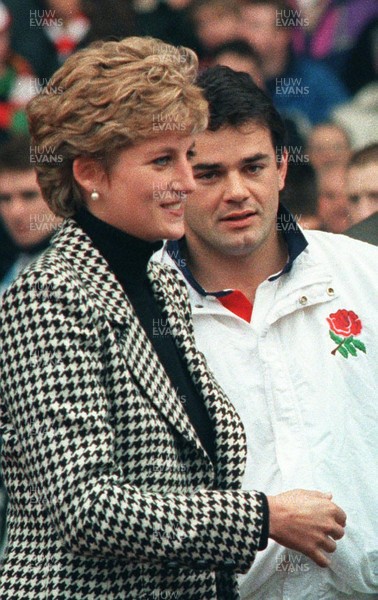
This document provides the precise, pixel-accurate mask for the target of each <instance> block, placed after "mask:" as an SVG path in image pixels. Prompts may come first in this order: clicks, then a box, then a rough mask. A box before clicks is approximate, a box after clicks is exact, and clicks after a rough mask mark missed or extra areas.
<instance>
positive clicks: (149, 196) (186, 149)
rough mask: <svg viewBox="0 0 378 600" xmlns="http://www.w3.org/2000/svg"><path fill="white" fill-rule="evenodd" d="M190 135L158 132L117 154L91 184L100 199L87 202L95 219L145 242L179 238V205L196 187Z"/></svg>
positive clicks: (180, 220)
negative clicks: (106, 169)
mask: <svg viewBox="0 0 378 600" xmlns="http://www.w3.org/2000/svg"><path fill="white" fill-rule="evenodd" d="M193 148H194V138H193V136H186V135H185V136H184V135H182V134H181V135H180V134H178V133H175V132H172V131H169V132H163V133H161V134H158V135H156V137H152V138H150V139H148V140H144V141H143V142H139V143H138V144H135V145H134V146H132V147H131V148H127V149H125V150H122V151H121V153H120V154H119V157H118V159H117V162H116V163H115V165H114V166H113V167H112V168H111V170H110V173H108V174H106V173H105V171H104V170H103V168H102V167H101V168H100V172H99V174H98V178H97V183H96V184H95V185H94V186H93V187H94V188H95V189H96V191H97V192H98V193H99V195H100V197H99V200H97V201H93V200H91V199H90V198H89V199H88V201H87V208H88V210H89V211H90V212H91V213H92V214H94V215H95V216H96V217H98V218H99V219H101V220H102V221H105V222H106V223H109V224H110V225H113V226H115V227H118V229H121V230H122V231H125V232H126V233H129V234H130V235H133V236H135V237H138V238H140V239H143V240H146V241H157V240H162V239H178V238H180V237H182V236H183V235H184V223H183V213H184V202H185V200H186V198H187V196H188V194H190V193H191V192H192V191H193V190H194V189H195V182H194V179H193V174H192V167H191V159H192V157H193V156H194V150H193Z"/></svg>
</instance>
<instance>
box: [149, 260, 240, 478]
mask: <svg viewBox="0 0 378 600" xmlns="http://www.w3.org/2000/svg"><path fill="white" fill-rule="evenodd" d="M147 273H148V276H149V278H150V280H151V283H152V289H153V292H154V294H155V297H156V299H157V301H158V302H159V303H160V305H161V309H162V311H163V312H164V314H165V315H166V317H167V320H168V322H169V326H170V329H171V331H172V333H173V336H174V339H175V342H176V344H177V346H178V348H179V350H180V352H181V355H182V357H183V359H184V361H185V363H186V365H187V367H188V370H189V372H190V374H191V376H192V378H193V380H194V383H195V385H196V387H197V389H198V391H199V393H200V394H201V395H202V397H203V399H204V402H205V405H206V408H207V410H208V413H209V415H210V418H211V420H212V422H213V425H214V429H215V434H216V457H217V464H216V481H217V485H218V486H219V487H220V488H224V489H238V488H240V485H241V481H242V477H243V475H244V471H245V465H246V459H247V444H246V435H245V431H244V426H243V423H242V421H241V419H240V417H239V415H238V414H237V412H236V410H235V408H234V406H233V405H232V404H231V402H230V400H229V399H228V397H227V396H226V395H225V393H224V392H223V390H222V389H221V387H220V386H219V385H218V383H217V382H216V380H215V379H214V377H213V375H212V374H211V371H210V369H209V367H208V365H207V363H206V360H205V357H204V356H203V354H202V353H201V352H200V351H199V350H197V348H196V345H195V340H194V330H193V325H192V318H191V310H190V303H189V299H188V292H187V289H186V285H185V283H184V282H183V281H181V280H179V279H178V277H177V274H175V271H174V269H171V268H170V267H167V266H166V265H164V266H162V265H161V264H159V263H156V262H152V261H151V262H150V264H149V267H148V271H147ZM167 296H168V297H169V299H170V302H169V303H167Z"/></svg>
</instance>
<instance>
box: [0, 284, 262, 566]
mask: <svg viewBox="0 0 378 600" xmlns="http://www.w3.org/2000/svg"><path fill="white" fill-rule="evenodd" d="M25 277H26V279H25ZM25 277H22V278H21V279H18V280H17V282H16V284H15V285H13V286H12V288H11V289H10V290H9V291H8V292H7V293H6V294H5V297H4V301H3V305H2V310H1V317H0V395H1V398H2V404H3V410H4V411H5V412H6V414H7V419H8V421H9V422H10V423H11V424H12V428H13V430H14V432H15V436H16V438H17V440H18V443H19V445H20V447H21V455H22V459H21V460H20V465H22V467H21V466H20V471H19V475H18V476H19V477H20V479H21V482H20V486H21V489H23V493H25V494H26V493H27V486H29V484H32V485H33V487H34V489H35V492H36V494H37V495H41V496H43V497H44V499H45V502H46V506H47V507H48V510H49V512H50V515H51V517H52V519H53V522H54V525H55V528H56V530H57V532H58V535H59V536H60V537H61V539H62V540H63V541H64V543H65V545H66V546H67V547H68V548H69V549H70V550H71V551H72V552H74V553H80V554H85V555H92V556H103V557H116V556H119V557H123V558H126V559H129V560H133V561H147V562H155V563H172V564H175V565H177V564H178V565H186V566H197V567H201V568H206V569H216V568H220V569H222V568H226V567H228V568H231V569H235V570H238V571H245V570H247V569H248V568H249V566H250V564H251V562H252V561H253V558H254V555H255V553H256V551H257V549H258V547H259V543H260V537H261V533H262V524H263V498H262V496H261V494H260V493H259V492H246V491H215V490H207V489H199V490H196V491H194V493H192V494H180V493H159V492H155V491H146V490H145V489H141V488H140V487H136V486H134V485H132V484H130V483H129V482H126V477H125V472H124V470H123V469H122V467H121V466H120V465H119V464H117V462H116V461H115V458H114V441H115V435H116V434H115V431H114V429H113V427H112V425H111V419H110V417H109V412H110V411H109V398H108V397H107V393H106V386H105V383H104V382H105V381H106V378H107V372H106V365H105V364H104V361H103V360H102V355H103V353H104V350H103V339H101V336H100V334H99V331H100V329H101V327H102V330H103V329H104V326H103V323H100V321H101V319H102V320H104V316H103V315H100V314H99V313H97V311H96V309H95V308H94V306H93V304H92V303H91V302H89V301H88V297H87V296H86V295H84V294H83V293H82V292H80V288H79V286H72V285H71V288H70V286H69V285H68V286H67V282H65V281H60V282H59V281H56V280H55V282H54V289H53V290H52V289H51V287H50V288H49V287H48V286H47V287H45V288H44V289H47V290H48V293H47V294H45V295H43V294H42V295H41V293H40V292H41V290H38V289H36V287H35V286H34V285H30V282H28V280H27V277H28V275H26V276H25ZM29 277H31V276H29ZM42 291H43V290H42ZM80 294H82V297H80ZM96 315H97V316H96ZM100 325H101V327H100ZM126 401H127V398H125V402H126ZM32 429H34V430H36V429H37V430H38V435H35V434H34V435H33V431H32ZM5 470H6V466H5ZM22 486H23V487H22ZM157 527H158V528H159V530H160V531H161V532H162V535H159V536H156V535H154V532H155V531H156V528H157Z"/></svg>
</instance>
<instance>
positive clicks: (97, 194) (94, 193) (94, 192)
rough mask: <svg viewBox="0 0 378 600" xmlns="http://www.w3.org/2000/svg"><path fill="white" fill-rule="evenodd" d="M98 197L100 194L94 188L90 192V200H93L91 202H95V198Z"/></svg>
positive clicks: (97, 198)
mask: <svg viewBox="0 0 378 600" xmlns="http://www.w3.org/2000/svg"><path fill="white" fill-rule="evenodd" d="M99 199H100V194H99V193H98V192H97V191H96V190H93V192H92V193H91V200H93V202H97V200H99Z"/></svg>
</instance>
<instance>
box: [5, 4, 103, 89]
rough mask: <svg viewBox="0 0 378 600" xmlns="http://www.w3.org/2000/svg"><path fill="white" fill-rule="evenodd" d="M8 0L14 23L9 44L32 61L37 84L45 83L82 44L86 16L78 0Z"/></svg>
mask: <svg viewBox="0 0 378 600" xmlns="http://www.w3.org/2000/svg"><path fill="white" fill-rule="evenodd" d="M7 1H8V2H9V5H8V8H9V10H10V12H11V14H12V18H13V25H14V26H13V35H12V47H13V48H14V50H15V51H16V52H18V53H20V54H21V55H22V56H24V57H25V58H26V59H27V60H28V61H29V62H30V64H31V65H32V68H33V71H34V72H35V74H36V76H37V78H38V81H39V83H38V87H45V85H46V84H47V83H48V80H49V79H50V77H51V75H52V74H53V73H54V71H56V69H57V68H58V67H59V66H60V65H61V64H62V63H63V62H64V61H65V59H66V58H67V57H68V56H69V55H70V54H71V53H72V52H74V50H76V49H77V48H79V47H80V46H81V45H82V44H85V38H86V35H87V34H88V32H89V27H90V22H89V19H88V17H87V16H86V15H85V14H84V13H83V11H82V6H81V1H80V0H26V1H25V0H7ZM96 4H97V3H96ZM38 91H39V90H38Z"/></svg>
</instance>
